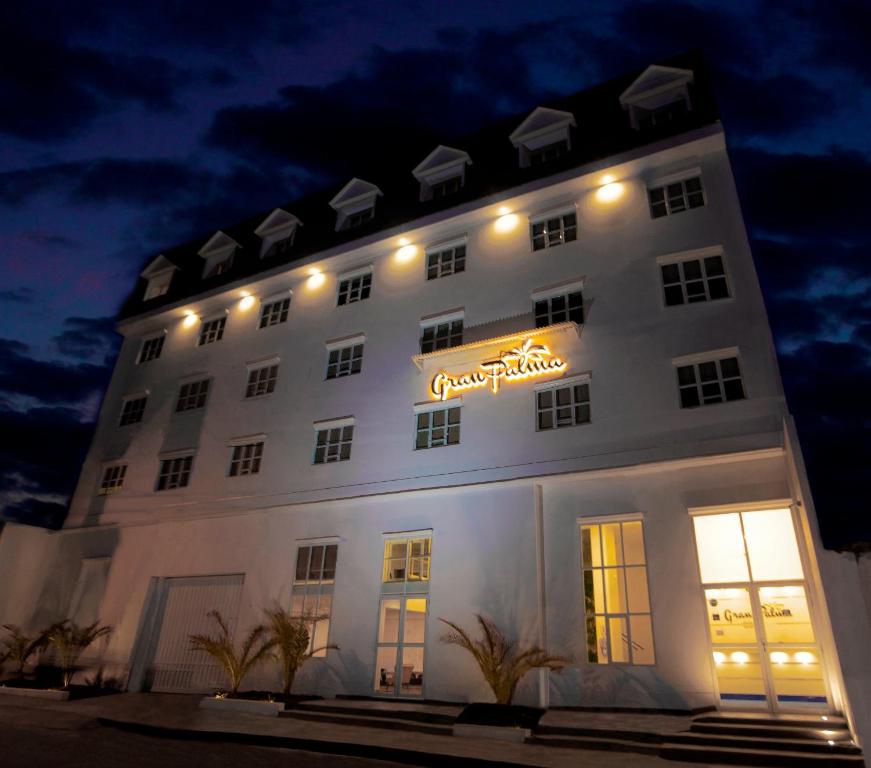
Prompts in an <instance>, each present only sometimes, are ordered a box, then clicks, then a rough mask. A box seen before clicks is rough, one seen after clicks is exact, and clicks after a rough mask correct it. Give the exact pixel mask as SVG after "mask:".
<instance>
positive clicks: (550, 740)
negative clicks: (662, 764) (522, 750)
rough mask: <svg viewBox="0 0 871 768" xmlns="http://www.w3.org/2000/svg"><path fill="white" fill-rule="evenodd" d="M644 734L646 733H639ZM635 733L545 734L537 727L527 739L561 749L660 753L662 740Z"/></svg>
mask: <svg viewBox="0 0 871 768" xmlns="http://www.w3.org/2000/svg"><path fill="white" fill-rule="evenodd" d="M637 735H638V736H644V734H637ZM632 736H633V734H626V733H620V735H619V736H617V735H614V734H611V733H609V732H607V731H600V732H595V733H577V734H543V733H541V732H540V731H539V730H538V729H536V731H535V734H534V735H533V736H532V737H531V738H529V739H527V740H526V743H527V744H540V745H541V746H544V747H558V748H560V749H597V750H604V751H606V752H634V753H636V754H642V755H658V754H659V751H660V740H659V738H657V739H656V740H655V741H651V740H646V739H644V738H641V739H639V738H632Z"/></svg>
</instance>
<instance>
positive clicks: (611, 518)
mask: <svg viewBox="0 0 871 768" xmlns="http://www.w3.org/2000/svg"><path fill="white" fill-rule="evenodd" d="M636 520H641V521H642V522H643V521H644V512H625V513H623V514H617V515H589V516H587V515H579V516H578V525H596V524H597V523H631V522H634V521H636Z"/></svg>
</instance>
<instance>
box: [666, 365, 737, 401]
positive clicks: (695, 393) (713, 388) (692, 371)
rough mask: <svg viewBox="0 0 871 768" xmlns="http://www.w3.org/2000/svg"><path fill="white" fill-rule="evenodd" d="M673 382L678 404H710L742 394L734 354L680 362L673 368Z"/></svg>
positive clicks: (735, 398)
mask: <svg viewBox="0 0 871 768" xmlns="http://www.w3.org/2000/svg"><path fill="white" fill-rule="evenodd" d="M677 384H678V389H679V391H680V407H681V408H695V407H696V406H699V405H714V404H715V403H723V402H727V401H730V400H743V399H744V398H745V397H746V395H745V394H744V384H743V383H742V382H741V369H740V368H739V366H738V358H737V357H724V358H722V359H720V360H706V361H704V362H701V363H694V364H692V365H680V366H678V368H677Z"/></svg>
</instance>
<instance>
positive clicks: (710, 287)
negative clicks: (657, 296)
mask: <svg viewBox="0 0 871 768" xmlns="http://www.w3.org/2000/svg"><path fill="white" fill-rule="evenodd" d="M659 269H660V271H661V272H662V289H663V291H664V292H665V303H666V306H669V307H671V306H674V305H676V304H692V303H694V302H698V301H714V300H715V299H725V298H728V296H729V286H728V284H727V283H726V270H725V269H724V268H723V257H722V256H708V257H706V258H703V259H687V260H686V261H678V262H675V263H673V264H661V265H660V267H659Z"/></svg>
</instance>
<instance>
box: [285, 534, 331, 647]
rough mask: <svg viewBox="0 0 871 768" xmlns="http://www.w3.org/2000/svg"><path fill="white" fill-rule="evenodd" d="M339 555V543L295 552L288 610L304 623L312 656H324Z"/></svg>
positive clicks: (303, 548)
mask: <svg viewBox="0 0 871 768" xmlns="http://www.w3.org/2000/svg"><path fill="white" fill-rule="evenodd" d="M338 555H339V545H338V544H317V545H312V546H304V547H300V548H299V549H298V550H297V552H296V573H295V576H294V579H293V593H292V597H291V608H290V613H291V615H292V616H294V617H295V618H299V619H302V620H303V621H304V622H305V624H306V628H307V629H308V638H309V640H308V653H311V652H312V651H315V653H314V655H315V656H320V657H323V656H326V655H327V649H326V647H325V646H326V645H327V642H328V640H327V638H328V636H329V633H330V617H331V615H332V609H333V584H334V582H335V580H336V560H337V559H338Z"/></svg>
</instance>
